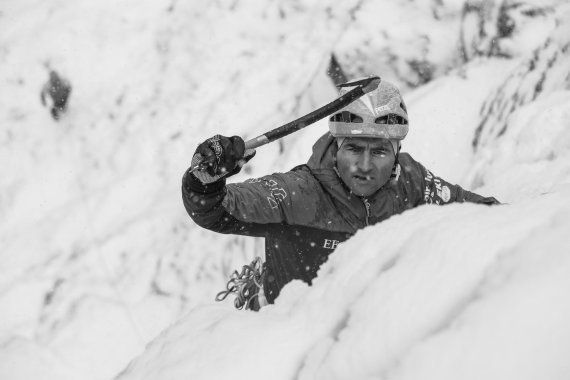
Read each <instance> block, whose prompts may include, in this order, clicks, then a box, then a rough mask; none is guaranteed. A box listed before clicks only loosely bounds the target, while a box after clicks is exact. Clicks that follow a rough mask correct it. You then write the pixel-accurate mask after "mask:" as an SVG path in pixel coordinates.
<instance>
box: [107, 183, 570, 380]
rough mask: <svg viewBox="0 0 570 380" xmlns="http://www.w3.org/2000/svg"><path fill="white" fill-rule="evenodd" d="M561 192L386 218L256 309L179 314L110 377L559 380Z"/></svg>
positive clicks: (563, 262) (564, 373)
mask: <svg viewBox="0 0 570 380" xmlns="http://www.w3.org/2000/svg"><path fill="white" fill-rule="evenodd" d="M569 196H570V186H567V187H566V189H561V190H560V191H559V192H557V193H555V194H550V195H545V196H541V197H538V198H536V199H533V200H528V201H526V202H524V203H520V204H517V205H503V206H498V207H491V208H489V207H485V206H476V205H448V206H444V207H435V206H423V207H420V208H418V209H415V210H411V211H409V212H406V213H405V214H403V215H400V216H396V217H393V218H391V219H390V220H388V221H387V222H385V223H382V224H380V225H376V226H373V227H369V228H367V229H365V230H363V231H361V232H359V233H358V234H357V235H356V236H355V237H354V238H352V239H350V240H349V241H348V242H346V243H343V244H342V245H341V246H340V247H339V248H338V250H337V251H335V253H334V254H333V255H332V257H331V259H330V260H329V261H328V262H327V263H326V264H325V265H323V267H322V268H321V271H320V273H319V277H318V279H317V280H316V281H315V283H314V284H313V286H312V287H308V286H307V285H305V284H303V283H301V282H295V283H291V284H290V285H287V286H286V287H285V288H284V291H283V294H282V295H281V296H280V297H279V299H278V300H277V302H276V304H275V305H272V306H268V307H266V308H264V309H262V311H261V312H259V313H243V312H242V313H238V312H235V311H232V310H230V309H228V308H227V307H224V306H223V305H222V306H220V305H216V306H209V307H200V308H197V309H195V310H193V311H191V312H190V313H189V314H188V315H187V316H186V317H185V318H183V319H181V320H180V321H179V322H178V323H176V324H175V325H174V326H172V327H171V328H169V329H168V330H166V331H165V332H163V333H162V334H161V335H160V336H159V337H158V338H157V339H156V340H155V341H154V342H152V343H151V344H150V345H149V346H148V347H147V350H146V352H145V354H144V355H142V356H141V357H139V358H138V359H137V360H135V361H134V362H133V363H132V364H131V366H130V368H128V369H127V370H126V371H125V373H124V374H123V375H122V376H119V377H118V379H121V380H128V379H166V378H168V379H182V378H187V377H191V378H193V379H212V378H215V379H230V378H247V379H267V378H272V379H294V378H295V379H372V378H376V379H377V378H383V379H417V378H424V379H457V378H462V379H481V378H485V379H536V378H546V379H567V378H568V375H569V374H570V363H569V362H568V355H567V354H568V352H570V327H569V326H568V324H567V321H568V318H570V303H569V302H568V297H567V294H566V293H567V289H568V288H569V286H570V276H568V273H569V271H570V250H569V248H570V246H569V243H568V237H567V231H568V228H569V227H570V218H569V217H568V213H569V212H570V201H569V199H570V197H569ZM554 206H556V207H554ZM528 215H532V216H533V217H532V218H528V217H527V216H528Z"/></svg>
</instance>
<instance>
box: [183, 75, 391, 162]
mask: <svg viewBox="0 0 570 380" xmlns="http://www.w3.org/2000/svg"><path fill="white" fill-rule="evenodd" d="M380 81H381V79H380V77H377V76H369V77H366V78H361V79H357V80H353V81H349V82H346V83H343V84H340V85H338V87H354V88H353V89H352V90H350V91H348V92H347V93H345V94H343V95H341V96H339V97H338V98H336V99H335V100H333V101H332V102H330V103H327V104H325V105H324V106H322V107H321V108H318V109H316V110H314V111H312V112H310V113H308V114H306V115H304V116H301V117H300V118H298V119H296V120H293V121H291V122H289V123H287V124H284V125H282V126H280V127H277V128H275V129H272V130H270V131H268V132H265V133H264V134H262V135H260V136H257V137H255V138H253V139H251V140H248V141H246V142H245V149H246V152H245V155H246V156H248V155H250V154H253V150H254V149H255V148H258V147H260V146H262V145H265V144H269V143H270V142H273V141H275V140H279V139H280V138H283V137H285V136H287V135H290V134H291V133H293V132H297V131H298V130H300V129H303V128H305V127H306V126H308V125H311V124H313V123H314V122H316V121H318V120H320V119H322V118H324V117H327V116H329V115H331V114H333V113H335V112H336V111H338V110H340V109H341V108H344V107H346V106H347V105H349V104H350V103H352V102H353V101H355V100H356V99H358V98H360V97H361V96H363V95H364V94H367V93H369V92H371V91H374V90H375V89H377V88H378V85H380ZM204 164H205V163H204V162H200V163H199V164H198V165H196V166H194V167H193V168H192V169H190V172H193V171H194V170H196V169H198V170H202V168H203V167H204V166H205V165H204Z"/></svg>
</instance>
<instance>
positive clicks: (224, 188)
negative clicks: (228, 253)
mask: <svg viewBox="0 0 570 380" xmlns="http://www.w3.org/2000/svg"><path fill="white" fill-rule="evenodd" d="M303 186H307V184H306V181H303V178H302V176H301V175H299V174H298V173H295V172H288V173H283V174H279V173H278V174H272V175H268V176H264V177H261V178H256V179H250V180H247V181H245V182H242V183H233V184H226V181H225V179H221V180H219V181H216V182H213V183H210V184H202V182H200V181H199V180H198V179H197V178H196V177H195V176H194V175H192V174H191V173H189V172H188V171H187V172H186V173H185V174H184V177H183V180H182V199H183V202H184V207H185V208H186V211H187V212H188V214H189V215H190V217H191V218H192V219H193V220H194V221H195V222H196V223H197V224H198V225H200V226H201V227H204V228H207V229H210V230H213V231H216V232H221V233H233V234H241V235H250V236H264V233H265V232H266V230H267V228H266V227H265V226H267V225H268V224H281V223H286V224H294V223H295V222H296V221H297V220H298V219H299V215H300V213H299V212H298V211H299V210H295V209H294V207H293V204H294V203H297V204H303V205H304V208H305V209H304V210H303V211H304V212H303V215H306V214H307V213H309V214H310V213H311V212H310V210H306V208H307V205H306V203H305V202H295V200H299V198H300V197H302V194H303V193H305V192H304V191H303V190H304V188H303ZM295 189H298V191H295ZM309 207H313V206H309ZM314 207H316V206H314ZM297 208H298V207H297Z"/></svg>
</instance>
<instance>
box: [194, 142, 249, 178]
mask: <svg viewBox="0 0 570 380" xmlns="http://www.w3.org/2000/svg"><path fill="white" fill-rule="evenodd" d="M244 154H245V142H244V141H243V139H242V138H241V137H239V136H232V137H226V136H221V135H215V136H213V137H211V138H209V139H207V140H206V141H204V142H203V143H201V144H200V145H198V148H197V149H196V153H194V157H193V158H192V167H195V166H196V165H198V164H199V163H200V162H202V164H201V165H200V168H199V169H198V170H195V171H194V172H193V174H194V176H196V178H198V179H199V180H200V181H201V182H202V183H212V182H215V181H217V180H219V179H220V178H223V177H229V176H231V175H234V174H237V173H239V172H240V170H241V167H242V166H243V164H245V163H246V162H247V161H249V160H250V159H252V158H253V156H254V155H255V152H254V153H253V154H251V155H248V156H247V157H244Z"/></svg>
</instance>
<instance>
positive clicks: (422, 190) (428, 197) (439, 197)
mask: <svg viewBox="0 0 570 380" xmlns="http://www.w3.org/2000/svg"><path fill="white" fill-rule="evenodd" d="M400 163H401V165H402V166H403V168H402V169H403V175H407V176H410V177H411V180H410V182H412V183H414V184H416V186H413V190H414V191H413V192H414V193H415V199H416V204H438V205H439V204H447V203H452V202H459V203H462V202H471V203H480V204H486V205H495V204H500V202H499V201H498V200H496V199H495V198H493V197H484V196H482V195H479V194H476V193H473V192H471V191H467V190H465V189H463V188H462V187H461V186H459V185H455V184H452V183H450V182H448V181H446V180H444V179H443V178H441V177H438V176H435V175H434V174H433V173H432V172H431V171H429V170H428V169H426V168H425V167H424V166H423V165H422V164H420V163H419V162H417V161H415V160H414V159H413V158H412V157H411V156H410V155H409V154H407V153H402V154H401V155H400Z"/></svg>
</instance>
